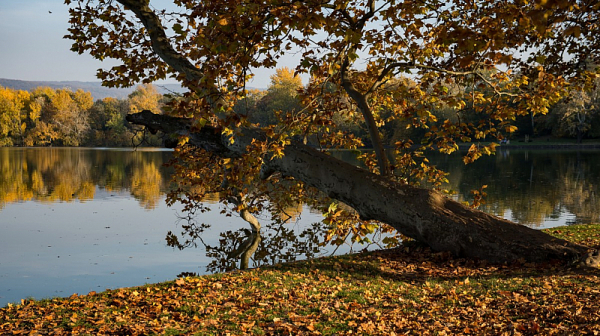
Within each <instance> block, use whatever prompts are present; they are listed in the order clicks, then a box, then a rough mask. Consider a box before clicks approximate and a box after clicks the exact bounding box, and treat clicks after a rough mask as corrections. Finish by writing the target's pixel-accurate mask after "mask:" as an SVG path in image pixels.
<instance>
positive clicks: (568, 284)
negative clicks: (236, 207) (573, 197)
mask: <svg viewBox="0 0 600 336" xmlns="http://www.w3.org/2000/svg"><path fill="white" fill-rule="evenodd" d="M549 232H550V233H552V234H554V235H557V236H561V237H563V238H566V239H569V240H571V241H575V242H579V243H583V244H586V245H590V246H599V245H600V225H589V226H577V227H562V228H555V229H550V230H549ZM19 333H22V334H34V335H35V334H40V335H46V334H52V335H61V334H89V335H102V334H105V335H152V334H167V335H183V334H186V335H187V334H196V335H246V334H256V335H272V334H277V335H279V334H281V335H347V334H363V335H364V334H369V335H403V334H407V335H447V334H448V335H452V334H473V335H482V334H506V335H534V334H543V335H554V334H556V335H574V334H577V335H587V334H589V335H595V334H598V333H600V270H597V269H592V270H584V269H580V268H569V267H563V266H560V265H532V264H514V265H488V264H486V263H484V262H474V261H472V260H465V259H454V258H451V257H450V256H449V255H447V254H444V253H437V254H432V253H430V252H429V251H427V249H424V248H420V247H410V246H409V247H403V248H399V249H394V250H386V251H378V252H372V253H364V254H357V255H349V256H341V257H332V258H322V259H317V260H312V261H303V262H296V263H291V264H283V265H277V266H274V267H269V268H262V269H256V270H251V271H245V272H234V273H228V274H219V275H211V276H203V277H193V278H185V279H178V280H176V281H172V282H166V283H160V284H153V285H146V286H142V287H136V288H123V289H118V290H110V291H106V292H102V293H94V292H92V293H89V294H87V295H83V296H76V295H74V296H72V297H70V298H66V299H52V300H42V301H23V302H22V304H20V305H11V306H8V307H5V308H2V309H0V334H1V335H4V334H19Z"/></svg>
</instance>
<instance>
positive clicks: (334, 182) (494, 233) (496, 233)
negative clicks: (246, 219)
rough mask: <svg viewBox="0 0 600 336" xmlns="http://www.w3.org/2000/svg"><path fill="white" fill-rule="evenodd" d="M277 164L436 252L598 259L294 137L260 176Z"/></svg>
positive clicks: (217, 145) (169, 122)
mask: <svg viewBox="0 0 600 336" xmlns="http://www.w3.org/2000/svg"><path fill="white" fill-rule="evenodd" d="M127 120H128V121H129V122H131V123H134V124H138V125H144V126H147V127H148V128H150V129H151V130H152V131H156V130H160V131H164V132H166V133H171V134H176V135H186V136H189V139H190V140H189V144H191V145H194V146H198V147H201V148H204V149H205V150H208V151H211V152H213V153H216V154H219V155H223V156H228V157H235V156H239V155H240V154H242V153H243V151H244V150H245V148H246V147H245V146H244V144H249V143H250V142H251V141H252V139H253V138H256V137H260V136H261V133H260V132H259V131H257V130H244V132H243V133H244V135H243V136H240V137H238V138H236V141H235V144H236V146H235V147H232V146H230V145H229V143H230V142H229V141H228V140H227V139H225V138H224V137H221V136H220V134H219V132H218V131H217V130H215V129H213V128H210V127H204V128H202V129H201V130H197V131H192V130H191V127H190V125H191V120H190V119H184V118H173V117H168V116H164V115H156V114H152V113H151V112H149V111H144V112H141V113H137V114H131V115H128V116H127ZM276 171H277V172H280V173H281V174H283V175H285V176H291V177H293V178H295V179H298V180H300V181H302V182H304V183H306V184H307V185H310V186H312V187H315V188H317V189H319V190H321V191H322V192H324V193H326V194H327V195H328V196H330V197H331V198H334V199H337V200H339V201H342V202H344V203H346V204H348V205H350V206H351V207H353V208H354V209H355V210H356V211H357V212H358V213H359V214H360V216H361V218H362V219H365V220H377V221H379V222H383V223H386V224H389V225H391V226H392V227H394V228H395V229H396V230H398V231H399V232H401V233H402V234H404V235H406V236H408V237H411V238H413V239H415V240H417V241H419V242H422V243H425V244H427V245H429V246H430V247H431V248H432V249H433V250H435V251H449V252H452V253H453V254H454V255H455V256H459V257H468V258H478V259H485V260H488V261H491V262H511V261H515V260H525V261H528V262H544V261H550V260H553V259H558V260H562V261H566V262H579V261H581V262H583V263H584V264H586V265H590V266H592V265H594V264H595V263H596V264H597V263H598V256H597V254H596V252H590V251H589V250H588V248H587V247H585V246H582V245H578V244H574V243H570V242H567V241H565V240H561V239H558V238H554V237H552V236H550V235H547V234H545V233H543V232H541V231H539V230H534V229H531V228H528V227H526V226H523V225H519V224H516V223H513V222H510V221H508V220H504V219H501V218H498V217H495V216H491V215H488V214H486V213H484V212H481V211H478V210H473V209H470V208H468V207H466V206H464V205H462V204H460V203H458V202H455V201H453V200H451V199H448V198H447V197H445V196H444V195H442V194H441V193H438V192H436V191H433V190H428V189H422V188H416V187H412V186H409V185H403V184H398V183H396V182H394V181H391V180H390V179H389V178H386V177H384V176H381V175H375V174H372V173H370V172H368V171H366V170H364V169H361V168H358V167H355V166H353V165H351V164H349V163H346V162H344V161H341V160H338V159H335V158H333V157H332V156H330V155H328V154H326V153H323V152H320V151H317V150H315V149H313V148H311V147H308V146H305V145H303V144H302V143H300V142H293V143H292V144H290V145H288V146H287V147H285V150H284V156H283V157H282V158H273V159H272V160H270V161H268V162H267V163H266V164H265V167H263V173H264V174H265V176H268V175H270V174H271V173H273V172H276Z"/></svg>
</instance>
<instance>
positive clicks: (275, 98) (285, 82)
mask: <svg viewBox="0 0 600 336" xmlns="http://www.w3.org/2000/svg"><path fill="white" fill-rule="evenodd" d="M301 88H302V79H301V78H300V77H299V76H296V75H294V72H293V71H292V70H290V69H289V68H287V67H283V68H278V69H277V70H276V71H275V74H274V75H272V76H271V83H270V85H269V87H268V88H267V92H266V94H265V95H264V96H263V97H261V99H260V100H259V101H258V102H257V103H256V106H255V108H254V111H252V113H250V114H249V115H248V116H249V119H250V121H252V122H257V123H259V124H260V125H262V126H266V125H274V124H277V122H278V117H277V114H280V115H283V117H285V115H286V114H287V113H297V112H299V111H300V110H302V106H301V105H300V101H299V100H298V90H300V89H301Z"/></svg>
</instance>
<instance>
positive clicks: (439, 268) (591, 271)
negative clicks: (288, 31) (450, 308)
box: [271, 246, 600, 284]
mask: <svg viewBox="0 0 600 336" xmlns="http://www.w3.org/2000/svg"><path fill="white" fill-rule="evenodd" d="M271 267H272V268H275V269H277V270H282V271H290V272H298V273H309V272H311V271H315V270H318V271H319V272H321V273H324V274H327V275H330V276H333V277H342V278H347V279H353V280H357V281H360V280H366V281H368V280H373V279H375V278H382V279H384V280H389V281H400V282H407V283H414V284H418V283H425V282H428V281H429V282H431V281H445V282H447V281H463V280H464V279H466V278H471V279H478V280H490V279H510V278H531V279H533V278H543V277H548V276H553V275H559V276H578V275H582V276H585V275H593V276H598V277H600V269H596V268H585V267H576V266H570V265H563V264H560V263H545V264H529V263H513V264H492V263H488V262H486V261H480V260H474V259H465V258H454V257H452V256H451V255H450V254H449V253H444V252H442V253H434V252H431V250H430V249H429V248H426V247H422V246H408V247H399V248H395V249H388V250H379V251H373V252H363V253H358V254H352V255H344V256H335V257H327V258H319V259H313V260H305V261H298V262H293V263H287V264H281V265H276V266H271Z"/></svg>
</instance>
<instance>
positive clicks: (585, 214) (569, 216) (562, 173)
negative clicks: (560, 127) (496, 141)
mask: <svg viewBox="0 0 600 336" xmlns="http://www.w3.org/2000/svg"><path fill="white" fill-rule="evenodd" d="M599 154H600V152H599V151H596V150H580V151H575V152H574V151H559V150H554V151H547V150H543V151H542V150H539V151H538V150H534V151H532V150H529V151H527V150H510V151H509V150H500V151H498V152H497V154H496V155H495V156H491V157H484V158H482V159H480V160H478V161H476V162H474V163H472V164H470V165H466V166H465V165H464V164H462V162H461V161H460V156H459V155H451V156H444V155H435V156H434V157H433V158H432V161H433V162H435V163H437V164H438V166H439V167H440V168H442V169H444V170H446V171H448V172H449V173H450V188H451V189H453V190H454V191H456V192H457V195H456V198H457V199H458V200H470V196H469V192H470V190H473V189H478V188H479V187H481V186H482V185H487V186H488V188H487V189H486V191H487V193H488V196H487V204H485V205H484V206H482V210H483V211H486V212H490V213H493V214H496V215H504V216H506V217H509V218H510V219H512V220H515V221H517V222H519V223H522V224H527V225H530V226H535V227H549V226H556V225H560V224H582V223H592V222H599V221H600V200H599V199H598V198H597V195H598V192H599V188H600V169H599V168H600V155H599Z"/></svg>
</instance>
